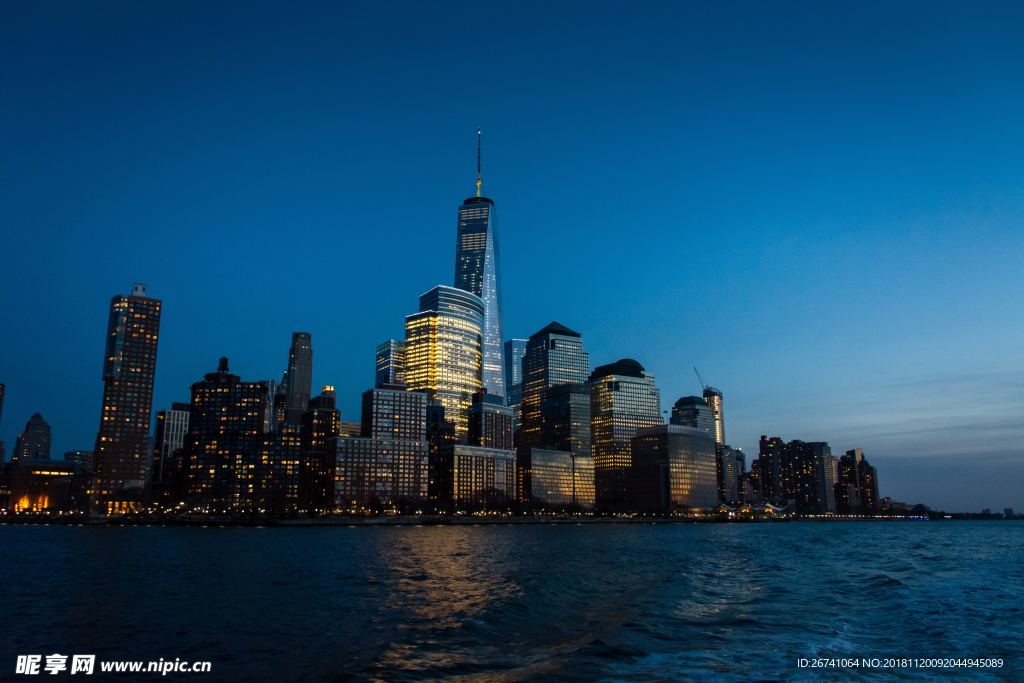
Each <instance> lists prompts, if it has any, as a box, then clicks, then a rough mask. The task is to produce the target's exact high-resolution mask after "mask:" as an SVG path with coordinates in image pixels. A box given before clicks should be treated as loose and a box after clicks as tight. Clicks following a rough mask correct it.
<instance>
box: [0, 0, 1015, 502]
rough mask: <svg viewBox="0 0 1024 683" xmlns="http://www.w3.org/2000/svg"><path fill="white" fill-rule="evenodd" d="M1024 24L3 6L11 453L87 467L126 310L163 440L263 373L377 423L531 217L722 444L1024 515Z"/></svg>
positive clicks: (4, 289)
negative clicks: (142, 334) (370, 405)
mask: <svg viewBox="0 0 1024 683" xmlns="http://www.w3.org/2000/svg"><path fill="white" fill-rule="evenodd" d="M1022 35H1024V5H1021V4H1020V3H998V2H987V3H967V2H962V3H958V4H950V3H942V2H937V3H932V2H929V3H925V2H906V3H862V2H830V3H824V4H823V3H806V4H804V3H786V2H780V3H768V4H762V5H760V6H759V5H758V3H752V2H740V3H735V4H730V3H721V2H716V3H681V2H666V3H621V2H616V3H607V4H605V3H598V2H565V3H508V4H507V5H505V6H503V7H501V8H496V7H494V6H492V5H491V4H490V3H472V4H468V3H467V4H464V5H460V4H457V3H411V2H410V3H397V4H393V5H384V4H383V3H360V4H354V3H346V4H343V3H327V4H324V5H320V6H317V5H314V4H312V3H301V4H299V6H292V5H287V6H286V5H285V3H280V4H278V5H276V6H273V5H260V4H258V3H251V2H246V3H242V2H235V3H211V2H194V3H190V2H178V3H124V4H119V3H99V2H92V3H81V2H75V3H71V2H68V3H53V2H38V3H37V2H21V3H14V2H9V3H5V4H4V5H3V7H2V8H0V63H2V64H3V67H2V68H0V98H2V106H0V150H2V163H0V211H2V218H0V226H2V231H0V254H2V257H3V267H2V268H0V330H2V339H3V347H2V349H3V353H2V354H0V382H4V383H6V384H7V394H8V395H7V401H6V405H5V406H4V411H3V422H2V424H0V437H2V438H3V440H5V441H6V442H7V448H8V457H9V454H10V451H11V450H12V449H13V445H14V440H15V438H16V436H17V434H18V432H19V431H20V430H21V428H22V427H23V425H24V423H25V421H26V420H27V419H28V417H29V416H30V415H31V413H33V412H34V411H40V412H42V413H43V414H44V416H45V417H46V419H47V420H48V421H49V422H50V423H51V424H52V425H53V430H54V453H55V455H56V456H57V457H59V454H60V453H62V452H63V451H65V450H70V449H74V448H82V449H91V448H92V447H93V443H94V440H95V436H96V428H97V425H98V421H99V408H100V405H99V404H100V396H101V390H102V385H101V380H100V371H101V365H102V355H103V345H104V333H105V325H106V318H107V308H108V305H109V300H110V297H111V296H112V295H113V294H115V293H122V292H128V291H129V290H130V287H131V284H132V282H133V281H141V282H145V283H148V284H149V286H150V293H151V295H152V296H155V297H158V298H161V299H163V301H164V318H163V325H162V334H161V339H160V352H159V360H158V364H157V380H156V402H155V405H154V411H155V410H156V409H158V408H161V407H167V406H169V405H170V403H171V402H172V401H181V400H187V399H188V395H189V394H188V388H189V385H190V384H191V383H192V382H194V381H196V380H198V379H200V378H201V377H202V375H203V373H205V372H210V371H212V370H214V369H215V368H216V365H217V358H218V357H219V356H221V355H226V356H229V357H230V359H231V368H232V370H233V371H234V372H237V373H239V374H241V375H242V376H243V378H246V379H251V380H257V379H269V378H280V375H281V372H282V370H283V369H284V365H285V362H286V358H287V352H288V344H289V341H290V333H291V332H292V331H293V330H308V331H310V332H311V333H312V335H313V345H314V354H315V356H314V363H315V367H314V386H316V387H318V386H319V385H321V384H334V385H336V386H337V389H338V395H339V400H340V404H341V409H342V417H343V419H348V420H356V419H358V406H359V397H360V393H361V392H362V391H363V390H365V389H367V388H369V387H370V386H371V384H372V381H373V352H374V347H375V346H376V344H377V343H378V342H380V341H383V340H385V339H387V338H389V337H398V338H401V337H402V335H403V321H404V316H405V315H407V314H409V313H412V312H414V311H415V310H416V307H417V299H418V297H419V295H420V294H421V293H422V292H424V291H426V290H427V289H429V288H431V287H433V286H434V285H436V284H439V283H444V284H450V283H451V281H452V277H453V268H454V265H453V257H454V250H455V220H456V208H457V206H458V204H459V203H460V202H461V201H462V199H464V198H465V197H466V196H468V195H469V194H471V193H472V191H473V180H474V163H475V160H474V153H475V150H474V145H475V133H476V128H477V127H478V126H480V127H482V128H483V135H484V150H483V154H484V190H485V193H486V194H487V195H489V196H490V197H492V198H493V199H494V200H495V202H496V204H497V209H498V221H499V223H498V228H499V235H500V248H501V259H502V260H501V269H502V272H501V276H502V290H503V291H502V296H503V305H504V314H505V333H506V336H516V337H527V336H529V335H530V334H531V333H532V332H534V331H536V330H537V329H539V328H540V327H541V326H543V325H544V324H545V323H547V322H548V321H550V320H553V319H554V320H558V321H560V322H562V323H564V324H566V325H568V326H569V327H572V328H574V329H576V330H578V331H580V332H581V333H582V334H583V336H584V343H585V344H586V347H587V349H588V351H589V352H590V354H591V360H592V364H593V365H595V366H596V365H599V364H602V363H607V362H610V361H613V360H615V359H617V358H620V357H623V356H629V357H634V358H636V359H638V360H639V361H640V362H641V363H642V364H643V365H644V366H645V367H646V368H647V369H648V370H650V371H651V372H653V373H654V375H655V377H656V378H657V383H658V386H659V387H660V389H661V392H662V400H663V404H664V407H665V408H668V407H669V406H671V404H672V402H674V401H675V399H676V398H678V397H679V396H683V395H689V394H693V393H699V389H700V387H699V385H698V383H697V380H696V378H695V377H694V373H693V370H692V366H693V365H697V366H698V367H699V368H700V370H701V372H702V374H703V375H704V378H705V379H706V380H707V382H708V383H710V384H713V385H715V386H717V387H719V388H720V389H721V390H722V391H723V392H724V394H725V419H726V435H727V438H728V440H729V441H730V442H731V443H732V444H733V445H734V446H738V447H741V448H743V449H744V450H745V451H746V452H747V454H748V463H749V461H750V460H751V459H752V458H753V457H754V455H755V454H756V450H757V439H758V436H759V435H760V434H770V435H779V436H781V437H783V438H784V439H787V440H789V439H794V438H801V439H805V440H827V441H829V442H830V443H831V444H832V448H833V452H838V453H841V452H842V451H845V450H846V449H848V448H853V447H862V448H864V450H865V454H866V456H867V457H868V458H869V459H870V460H871V461H872V463H873V464H875V465H876V466H877V467H878V468H879V477H880V483H881V494H882V495H883V496H885V495H887V496H891V497H893V498H894V499H897V500H903V501H906V502H909V503H916V502H924V503H926V504H929V505H932V506H935V507H944V508H947V509H957V510H959V509H967V510H978V509H980V508H982V507H992V508H997V509H1001V508H1002V507H1004V506H1013V507H1015V508H1017V509H1018V510H1020V509H1024V493H1022V487H1021V482H1022V481H1024V445H1022V444H1024V359H1022V348H1024V344H1022V341H1024V321H1022V316H1021V310H1022V304H1024V277H1022V271H1024V268H1022V257H1024V225H1022V224H1024V127H1022V126H1021V121H1024V76H1022V74H1024V40H1022V38H1021V37H1022Z"/></svg>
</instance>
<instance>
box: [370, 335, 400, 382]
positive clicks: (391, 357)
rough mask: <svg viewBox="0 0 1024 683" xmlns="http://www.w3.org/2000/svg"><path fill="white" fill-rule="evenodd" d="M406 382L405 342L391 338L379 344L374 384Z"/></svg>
mask: <svg viewBox="0 0 1024 683" xmlns="http://www.w3.org/2000/svg"><path fill="white" fill-rule="evenodd" d="M403 383H405V342H404V341H400V340H397V339H389V340H387V341H386V342H383V343H382V344H378V345H377V361H376V372H375V375H374V382H373V386H375V387H379V386H383V385H385V384H403Z"/></svg>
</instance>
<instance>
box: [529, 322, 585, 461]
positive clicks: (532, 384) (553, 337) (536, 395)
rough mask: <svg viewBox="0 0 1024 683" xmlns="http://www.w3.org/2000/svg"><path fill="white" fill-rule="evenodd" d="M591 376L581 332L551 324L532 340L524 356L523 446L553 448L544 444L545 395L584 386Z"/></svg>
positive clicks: (532, 337) (555, 323) (538, 332)
mask: <svg viewBox="0 0 1024 683" xmlns="http://www.w3.org/2000/svg"><path fill="white" fill-rule="evenodd" d="M589 373H590V355H589V354H588V353H587V352H586V351H585V350H584V349H583V337H581V336H580V333H579V332H576V331H574V330H570V329H569V328H568V327H566V326H565V325H562V324H561V323H557V322H551V323H549V324H547V325H545V326H544V327H543V328H542V329H540V330H538V331H537V332H535V333H534V334H533V335H532V336H531V337H530V339H529V341H528V342H527V343H526V351H525V353H524V355H523V404H522V421H521V423H520V429H521V430H522V431H521V439H522V445H523V446H526V447H540V446H552V444H545V443H544V439H543V435H542V431H541V430H542V425H543V420H542V419H541V418H542V416H541V403H542V402H543V400H544V396H545V393H546V392H547V390H548V388H549V387H555V386H558V385H560V384H584V383H586V381H587V376H588V375H589Z"/></svg>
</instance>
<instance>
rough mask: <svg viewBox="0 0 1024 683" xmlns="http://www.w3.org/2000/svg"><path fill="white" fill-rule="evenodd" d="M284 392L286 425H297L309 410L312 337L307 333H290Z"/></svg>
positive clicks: (311, 376)
mask: <svg viewBox="0 0 1024 683" xmlns="http://www.w3.org/2000/svg"><path fill="white" fill-rule="evenodd" d="M284 391H285V396H286V399H285V400H286V403H285V409H286V411H287V420H288V423H289V424H292V425H297V424H298V423H299V420H300V419H301V417H302V414H303V413H304V412H306V410H307V409H308V408H309V397H310V394H311V393H312V391H313V337H312V335H310V333H309V332H292V345H291V347H290V348H289V349H288V369H287V370H286V371H285V373H284Z"/></svg>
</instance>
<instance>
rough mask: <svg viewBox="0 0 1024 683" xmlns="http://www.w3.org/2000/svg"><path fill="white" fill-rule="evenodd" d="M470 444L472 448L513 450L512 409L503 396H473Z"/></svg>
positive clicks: (469, 434)
mask: <svg viewBox="0 0 1024 683" xmlns="http://www.w3.org/2000/svg"><path fill="white" fill-rule="evenodd" d="M468 442H469V444H470V445H472V446H484V447H486V448H497V449H500V450H506V451H507V450H512V449H513V448H514V445H513V439H512V408H509V407H508V406H506V405H505V401H504V399H502V397H501V396H492V395H490V394H488V393H486V392H485V391H479V392H477V393H476V394H474V395H473V404H472V405H471V406H470V407H469V433H468Z"/></svg>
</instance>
